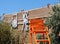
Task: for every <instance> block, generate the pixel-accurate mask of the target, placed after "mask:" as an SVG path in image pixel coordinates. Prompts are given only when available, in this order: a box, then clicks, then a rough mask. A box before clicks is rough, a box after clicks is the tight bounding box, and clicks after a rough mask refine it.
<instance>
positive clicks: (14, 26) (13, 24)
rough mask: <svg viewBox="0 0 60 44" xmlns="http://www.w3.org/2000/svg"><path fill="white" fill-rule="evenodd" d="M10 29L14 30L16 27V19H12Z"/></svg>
mask: <svg viewBox="0 0 60 44" xmlns="http://www.w3.org/2000/svg"><path fill="white" fill-rule="evenodd" d="M12 27H13V28H16V27H17V19H14V20H13V21H12Z"/></svg>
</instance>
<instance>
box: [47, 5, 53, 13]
mask: <svg viewBox="0 0 60 44" xmlns="http://www.w3.org/2000/svg"><path fill="white" fill-rule="evenodd" d="M47 8H48V9H49V10H50V13H52V12H53V10H52V6H51V5H50V4H47Z"/></svg>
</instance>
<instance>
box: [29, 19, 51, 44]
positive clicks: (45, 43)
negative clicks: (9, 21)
mask: <svg viewBox="0 0 60 44" xmlns="http://www.w3.org/2000/svg"><path fill="white" fill-rule="evenodd" d="M29 27H30V30H29V33H30V44H41V43H42V44H50V37H49V35H48V33H49V32H48V27H46V26H44V19H30V25H29ZM37 34H40V35H41V36H42V39H37ZM33 40H34V41H33Z"/></svg>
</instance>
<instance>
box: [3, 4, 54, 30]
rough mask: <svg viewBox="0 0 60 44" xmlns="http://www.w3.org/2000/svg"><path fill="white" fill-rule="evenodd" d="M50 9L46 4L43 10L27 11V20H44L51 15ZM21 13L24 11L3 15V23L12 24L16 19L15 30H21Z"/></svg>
mask: <svg viewBox="0 0 60 44" xmlns="http://www.w3.org/2000/svg"><path fill="white" fill-rule="evenodd" d="M52 11H53V10H52V7H51V6H50V5H49V4H48V5H47V6H46V7H43V8H37V9H33V10H28V11H26V12H28V13H27V14H28V18H29V19H36V18H43V19H46V18H47V17H50V16H51V14H50V13H52ZM23 13H24V10H21V12H18V13H16V14H4V15H3V21H4V22H6V23H10V24H11V22H12V20H13V19H16V18H17V25H18V26H17V28H18V29H22V26H23Z"/></svg>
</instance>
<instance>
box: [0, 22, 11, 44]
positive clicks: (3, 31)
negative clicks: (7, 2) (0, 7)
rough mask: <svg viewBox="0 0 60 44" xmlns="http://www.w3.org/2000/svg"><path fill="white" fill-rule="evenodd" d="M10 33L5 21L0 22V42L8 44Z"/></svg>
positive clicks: (0, 43)
mask: <svg viewBox="0 0 60 44" xmlns="http://www.w3.org/2000/svg"><path fill="white" fill-rule="evenodd" d="M10 42H11V33H10V26H9V24H7V23H4V22H0V44H10Z"/></svg>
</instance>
